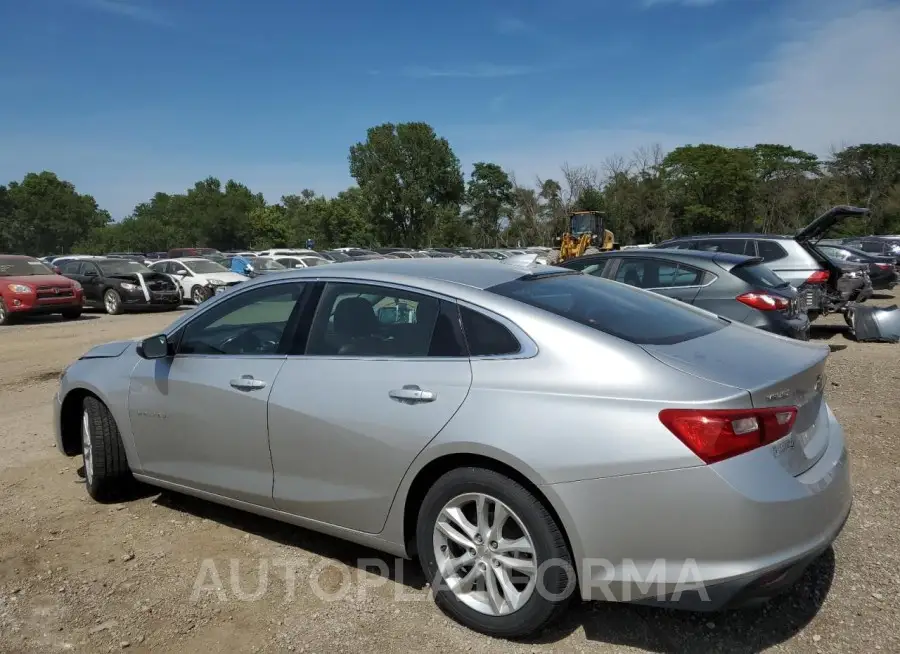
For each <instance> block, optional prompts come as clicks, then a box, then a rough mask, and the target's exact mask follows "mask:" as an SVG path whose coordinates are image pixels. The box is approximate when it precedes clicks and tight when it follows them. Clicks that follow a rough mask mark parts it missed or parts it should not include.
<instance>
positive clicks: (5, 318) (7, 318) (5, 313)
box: [0, 297, 13, 325]
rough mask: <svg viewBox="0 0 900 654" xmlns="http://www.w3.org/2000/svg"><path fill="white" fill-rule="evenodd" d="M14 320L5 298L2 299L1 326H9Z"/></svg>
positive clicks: (0, 307)
mask: <svg viewBox="0 0 900 654" xmlns="http://www.w3.org/2000/svg"><path fill="white" fill-rule="evenodd" d="M12 320H13V317H12V313H10V311H9V309H7V308H6V303H5V302H4V301H3V298H2V297H0V325H8V324H10V323H11V322H12Z"/></svg>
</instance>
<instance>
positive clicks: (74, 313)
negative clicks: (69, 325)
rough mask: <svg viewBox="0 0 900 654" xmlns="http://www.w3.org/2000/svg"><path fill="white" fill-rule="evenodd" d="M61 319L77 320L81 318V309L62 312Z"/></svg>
mask: <svg viewBox="0 0 900 654" xmlns="http://www.w3.org/2000/svg"><path fill="white" fill-rule="evenodd" d="M62 317H63V320H78V319H79V318H81V309H71V310H69V311H63V312H62Z"/></svg>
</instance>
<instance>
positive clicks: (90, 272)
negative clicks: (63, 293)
mask: <svg viewBox="0 0 900 654" xmlns="http://www.w3.org/2000/svg"><path fill="white" fill-rule="evenodd" d="M78 271H79V275H80V276H81V280H79V283H80V284H81V287H82V288H83V289H84V299H85V301H87V302H90V303H91V304H99V303H101V302H103V278H102V276H101V275H100V268H98V267H97V265H96V264H94V263H93V262H91V261H82V262H81V266H80V268H79V269H78ZM82 280H83V281H82Z"/></svg>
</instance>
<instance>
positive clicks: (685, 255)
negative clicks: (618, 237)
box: [582, 248, 759, 266]
mask: <svg viewBox="0 0 900 654" xmlns="http://www.w3.org/2000/svg"><path fill="white" fill-rule="evenodd" d="M610 257H622V258H626V259H632V258H638V259H647V258H653V257H655V258H665V259H685V260H690V261H708V262H710V263H713V262H714V263H720V264H723V265H725V266H736V265H737V264H739V263H744V262H745V261H747V260H748V259H758V258H759V257H751V256H746V255H743V254H733V253H731V252H712V251H710V250H679V249H676V248H643V249H640V250H615V251H612V252H601V253H599V254H589V255H587V256H585V257H582V258H583V259H597V258H604V259H608V258H610Z"/></svg>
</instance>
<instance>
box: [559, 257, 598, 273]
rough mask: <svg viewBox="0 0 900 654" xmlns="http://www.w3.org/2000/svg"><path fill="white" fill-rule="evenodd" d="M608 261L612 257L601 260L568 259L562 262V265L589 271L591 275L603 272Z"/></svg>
mask: <svg viewBox="0 0 900 654" xmlns="http://www.w3.org/2000/svg"><path fill="white" fill-rule="evenodd" d="M607 261H610V259H608V258H607V259H601V260H599V261H598V260H596V259H584V260H578V259H575V260H573V261H566V262H564V263H562V264H560V267H562V268H568V269H569V270H580V271H581V272H583V273H587V274H589V275H590V274H596V275H599V274H600V273H601V272H603V267H604V266H605V265H606V262H607Z"/></svg>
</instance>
